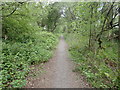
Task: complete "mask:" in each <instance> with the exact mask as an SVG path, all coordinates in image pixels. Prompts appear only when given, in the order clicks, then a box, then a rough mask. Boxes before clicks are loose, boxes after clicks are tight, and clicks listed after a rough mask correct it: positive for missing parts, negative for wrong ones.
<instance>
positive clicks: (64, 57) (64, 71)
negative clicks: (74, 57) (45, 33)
mask: <svg viewBox="0 0 120 90" xmlns="http://www.w3.org/2000/svg"><path fill="white" fill-rule="evenodd" d="M73 69H74V64H73V62H72V61H71V60H70V58H69V55H68V52H67V44H66V42H65V40H64V38H63V36H61V39H60V42H59V44H58V47H57V50H56V52H55V55H54V56H53V58H52V59H50V61H49V62H47V63H46V64H45V65H44V70H45V71H46V72H45V73H44V74H42V75H40V76H39V77H37V78H34V79H33V78H28V83H27V86H26V87H27V88H89V85H88V84H87V82H85V80H83V78H82V77H81V76H80V75H79V74H77V73H75V72H73V71H72V70H73Z"/></svg>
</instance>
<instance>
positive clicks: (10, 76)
mask: <svg viewBox="0 0 120 90" xmlns="http://www.w3.org/2000/svg"><path fill="white" fill-rule="evenodd" d="M56 43H57V37H56V36H54V35H53V34H52V33H47V32H39V33H38V32H37V34H36V37H34V38H33V39H29V40H26V43H21V42H14V41H13V42H12V41H6V42H3V43H2V46H3V50H2V57H1V60H2V71H1V75H2V85H1V86H2V87H22V86H23V85H25V77H26V76H27V74H28V72H29V66H30V65H31V64H38V63H41V62H46V61H48V59H49V58H51V57H52V50H53V49H54V48H55V46H56Z"/></svg>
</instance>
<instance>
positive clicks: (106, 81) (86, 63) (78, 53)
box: [66, 34, 118, 88]
mask: <svg viewBox="0 0 120 90" xmlns="http://www.w3.org/2000/svg"><path fill="white" fill-rule="evenodd" d="M78 38H80V39H78ZM84 39H85V38H84V36H83V38H82V36H79V35H77V34H69V35H66V41H67V42H68V44H69V52H70V54H71V57H72V59H73V61H75V62H76V69H75V71H77V72H81V73H82V74H83V75H85V76H86V78H87V80H88V81H89V82H90V83H91V84H92V86H93V87H97V88H100V87H104V88H114V87H118V84H117V83H118V81H117V80H118V79H117V76H118V70H117V63H118V60H117V55H118V54H117V53H118V52H117V43H114V44H113V43H112V42H105V43H104V47H105V50H98V51H97V53H96V55H95V54H94V52H92V51H90V50H89V49H88V48H87V47H86V45H87V43H86V42H87V41H85V40H84ZM85 43H86V44H85ZM110 45H111V46H110Z"/></svg>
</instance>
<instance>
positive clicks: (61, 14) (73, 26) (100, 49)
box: [0, 2, 120, 88]
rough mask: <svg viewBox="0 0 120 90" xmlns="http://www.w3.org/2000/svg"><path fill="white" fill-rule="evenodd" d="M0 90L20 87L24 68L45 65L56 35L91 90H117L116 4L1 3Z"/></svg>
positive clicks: (119, 7)
mask: <svg viewBox="0 0 120 90" xmlns="http://www.w3.org/2000/svg"><path fill="white" fill-rule="evenodd" d="M0 6H2V7H1V10H0V11H2V16H0V17H1V18H2V36H1V38H2V54H1V57H0V60H1V65H0V66H1V68H2V70H1V71H0V72H1V77H2V78H0V79H1V80H0V81H1V83H0V87H23V86H25V84H26V80H25V78H26V76H27V75H28V74H29V71H30V68H29V67H30V66H31V65H33V64H40V63H44V62H47V61H48V60H49V59H50V58H51V57H52V56H53V51H54V49H55V48H56V45H57V43H58V41H59V36H60V35H61V34H62V35H64V38H65V40H66V42H67V43H68V46H69V48H68V49H69V53H70V55H71V58H72V60H73V61H74V62H75V63H76V68H75V70H74V71H75V72H79V73H81V74H82V75H83V76H85V77H86V79H87V81H88V82H89V83H90V84H91V85H92V86H93V87H97V88H100V87H103V88H118V87H119V84H118V83H120V82H119V79H120V77H119V73H118V72H120V71H119V67H118V65H119V62H118V61H119V60H118V52H119V49H118V44H119V36H120V33H119V30H120V24H119V23H120V14H119V13H120V4H119V3H118V2H72V3H70V2H2V3H1V4H0ZM0 23H1V22H0Z"/></svg>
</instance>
